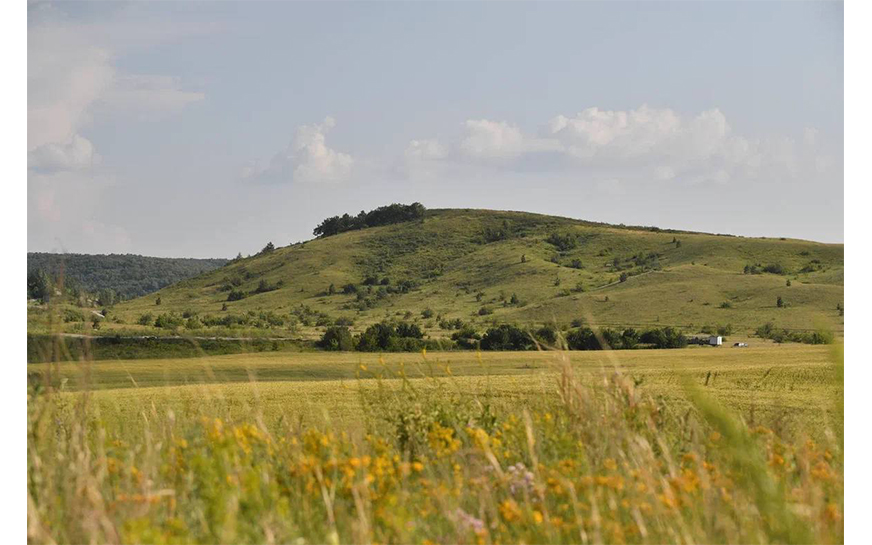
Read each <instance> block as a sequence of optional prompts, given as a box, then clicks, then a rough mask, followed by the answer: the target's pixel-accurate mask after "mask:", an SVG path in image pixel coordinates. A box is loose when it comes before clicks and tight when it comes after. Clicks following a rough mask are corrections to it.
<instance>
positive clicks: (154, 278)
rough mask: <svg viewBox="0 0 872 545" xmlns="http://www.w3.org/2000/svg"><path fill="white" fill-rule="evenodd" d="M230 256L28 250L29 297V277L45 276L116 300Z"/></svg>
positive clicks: (201, 270) (212, 266) (166, 283)
mask: <svg viewBox="0 0 872 545" xmlns="http://www.w3.org/2000/svg"><path fill="white" fill-rule="evenodd" d="M229 261H230V260H229V259H193V258H169V257H146V256H141V255H133V254H106V255H104V254H99V255H88V254H52V253H42V252H28V254H27V275H28V297H30V296H31V294H30V293H29V292H30V291H31V289H30V288H31V287H30V284H31V282H30V279H31V278H34V277H37V276H46V277H48V278H50V279H52V280H53V281H57V279H58V278H59V276H60V275H61V272H63V278H64V284H65V285H68V286H74V287H75V288H78V289H81V290H84V291H87V292H90V293H95V294H96V293H99V292H101V291H106V290H111V291H112V292H114V294H115V296H116V297H117V298H118V299H132V298H134V297H139V296H141V295H146V294H148V293H152V292H155V291H157V290H159V289H161V288H164V287H166V286H169V285H170V284H174V283H176V282H179V281H181V280H185V279H186V278H191V277H193V276H197V275H198V274H202V273H204V272H208V271H211V270H214V269H217V268H219V267H223V266H224V265H225V264H227V263H228V262H229Z"/></svg>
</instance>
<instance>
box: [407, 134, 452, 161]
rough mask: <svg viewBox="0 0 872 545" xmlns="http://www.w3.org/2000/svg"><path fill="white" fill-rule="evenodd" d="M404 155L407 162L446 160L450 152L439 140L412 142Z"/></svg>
mask: <svg viewBox="0 0 872 545" xmlns="http://www.w3.org/2000/svg"><path fill="white" fill-rule="evenodd" d="M404 155H405V158H406V160H407V161H421V160H423V161H430V160H435V159H445V157H447V156H448V150H447V149H446V148H445V146H443V145H442V144H441V143H440V142H439V141H438V140H434V139H431V140H412V141H411V142H409V145H408V146H407V147H406V152H405V154H404Z"/></svg>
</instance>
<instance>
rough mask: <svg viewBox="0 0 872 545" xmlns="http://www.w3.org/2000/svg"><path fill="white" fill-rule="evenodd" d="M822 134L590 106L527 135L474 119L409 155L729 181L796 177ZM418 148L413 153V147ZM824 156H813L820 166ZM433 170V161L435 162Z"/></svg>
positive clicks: (717, 114) (711, 116)
mask: <svg viewBox="0 0 872 545" xmlns="http://www.w3.org/2000/svg"><path fill="white" fill-rule="evenodd" d="M815 136H816V132H815V131H814V130H813V129H807V130H805V131H804V132H803V134H802V136H801V138H800V139H799V140H801V141H802V144H803V145H804V146H805V149H804V150H800V149H799V147H798V144H797V142H796V141H795V139H792V138H785V137H776V138H769V139H751V138H747V137H744V136H741V135H737V134H735V133H734V131H733V130H732V128H731V126H730V124H729V122H728V121H727V118H726V116H725V115H724V113H723V112H721V111H720V110H719V109H717V108H714V109H710V110H706V111H703V112H699V113H696V114H691V115H685V114H681V113H678V112H676V111H674V110H672V109H669V108H652V107H649V106H647V105H643V106H641V107H639V108H637V109H634V110H618V111H613V110H601V109H599V108H587V109H584V110H582V111H580V112H578V113H576V114H571V115H557V116H554V117H553V118H551V119H550V120H547V121H546V122H545V123H543V124H542V126H541V128H540V129H539V130H538V132H536V133H526V132H524V131H523V130H521V129H520V128H519V127H518V126H517V125H514V124H512V123H510V122H507V121H492V120H487V119H471V120H468V121H466V122H465V123H464V124H463V131H462V133H461V134H460V135H459V136H458V137H457V138H455V139H454V140H453V141H452V142H449V143H447V144H445V143H442V142H439V141H435V140H415V141H413V144H410V146H409V148H408V149H407V151H406V159H407V161H409V160H410V159H421V158H423V157H425V156H426V153H424V152H423V151H421V152H420V153H419V150H421V148H423V147H424V146H423V145H422V144H421V142H427V147H428V148H433V149H438V150H442V151H441V153H439V154H438V155H435V156H431V157H429V158H430V159H434V160H441V161H443V162H451V163H454V164H461V163H470V162H472V163H476V164H478V165H482V164H484V165H488V164H489V165H491V166H493V167H496V168H502V169H510V170H514V171H524V172H530V171H535V170H537V169H538V170H543V169H549V170H555V169H560V170H566V171H570V172H579V171H581V172H589V173H592V174H596V176H597V177H599V178H602V177H603V176H605V178H604V179H611V178H610V176H614V175H620V177H621V178H622V179H628V178H632V179H640V180H641V179H646V180H651V181H655V182H667V181H671V180H677V181H684V182H687V183H713V184H725V183H728V182H730V181H731V180H734V179H737V178H742V179H757V178H761V177H762V176H764V174H765V175H778V176H797V175H798V173H799V172H801V171H802V169H803V168H804V166H803V165H804V164H805V162H807V160H806V157H805V155H807V154H809V153H811V154H812V155H814V146H815ZM410 150H411V151H410ZM826 164H827V163H826V162H825V161H822V160H820V159H818V160H813V161H812V162H811V168H813V169H815V170H818V171H820V170H821V168H823V167H822V165H826ZM431 168H432V167H431Z"/></svg>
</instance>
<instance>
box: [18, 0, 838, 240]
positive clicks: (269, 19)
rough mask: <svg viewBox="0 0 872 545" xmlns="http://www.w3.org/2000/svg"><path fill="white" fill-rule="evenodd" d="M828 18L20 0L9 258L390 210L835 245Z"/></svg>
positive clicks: (811, 8)
mask: <svg viewBox="0 0 872 545" xmlns="http://www.w3.org/2000/svg"><path fill="white" fill-rule="evenodd" d="M843 19H844V12H843V5H842V4H841V3H839V2H793V1H790V2H783V3H782V2H747V3H746V2H706V1H700V2H675V3H664V2H641V3H632V2H608V3H605V2H603V3H600V2H577V3H563V2H560V3H543V2H536V3H495V2H480V3H461V2H440V3H424V2H404V3H399V2H395V3H364V2H354V3H341V2H321V3H317V4H316V3H304V2H196V3H182V2H148V3H130V4H128V3H121V2H91V3H77V2H57V3H52V2H31V3H29V4H28V51H27V56H28V60H27V63H28V76H27V79H28V105H27V108H28V131H27V163H28V197H27V215H28V227H27V245H28V251H55V252H78V253H137V254H144V255H154V256H168V257H233V256H235V255H236V254H237V253H239V252H241V253H243V254H250V253H255V252H257V251H258V250H260V249H261V248H262V247H263V246H264V245H265V244H266V243H267V242H268V241H272V242H274V243H275V244H276V245H278V246H284V245H286V244H290V243H292V242H296V241H300V240H307V239H310V238H312V229H313V228H314V227H315V225H317V224H318V223H319V222H320V221H321V220H322V219H323V218H325V217H328V216H333V215H338V214H342V213H345V212H348V213H352V214H354V213H357V212H359V211H360V210H364V209H365V210H369V209H371V208H374V207H377V206H381V205H384V204H389V203H392V202H402V203H411V202H414V201H418V202H421V203H423V204H424V205H425V206H427V207H428V208H487V209H499V210H523V211H530V212H539V213H544V214H553V215H559V216H567V217H573V218H580V219H587V220H593V221H603V222H609V223H624V224H631V225H656V226H659V227H662V228H676V229H691V230H699V231H706V232H714V233H731V234H737V235H745V236H784V237H796V238H803V239H810V240H817V241H823V242H842V241H843V240H844V227H843V224H844V167H843V153H844V151H843V150H844V138H843V126H844V99H843V95H844V61H843V43H844V30H843Z"/></svg>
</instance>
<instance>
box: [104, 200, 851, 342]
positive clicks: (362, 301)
mask: <svg viewBox="0 0 872 545" xmlns="http://www.w3.org/2000/svg"><path fill="white" fill-rule="evenodd" d="M766 270H769V271H773V272H766ZM843 270H844V247H843V245H841V244H822V243H816V242H808V241H802V240H793V239H772V238H744V237H734V236H726V235H711V234H702V233H690V232H679V231H668V232H667V231H664V230H660V229H656V228H642V227H624V226H613V225H604V224H596V223H590V222H584V221H579V220H574V219H568V218H559V217H551V216H543V215H537V214H529V213H521V212H499V211H487V210H455V209H452V210H430V211H427V213H426V214H425V216H424V218H423V219H422V220H416V221H412V222H407V223H400V224H395V225H388V226H383V227H375V228H369V229H362V230H357V231H350V232H345V233H341V234H337V235H335V236H330V237H325V238H319V239H315V240H311V241H308V242H305V243H299V244H295V245H291V246H288V247H283V248H278V249H276V250H274V251H271V252H266V253H262V254H259V255H257V256H253V257H251V258H247V259H242V260H238V261H234V262H231V263H229V264H228V265H227V266H225V267H223V268H221V269H218V270H213V271H211V272H207V273H204V274H202V275H200V276H197V277H195V278H190V279H187V280H183V281H181V282H179V283H177V284H175V285H172V286H169V287H166V288H164V289H162V290H160V291H159V292H158V293H157V294H154V295H151V296H148V297H143V298H139V299H136V300H133V301H129V302H126V303H124V304H121V305H118V306H117V307H116V308H115V309H114V310H113V313H114V316H115V317H116V319H117V320H118V321H119V322H120V323H118V324H106V326H107V327H108V329H109V331H111V330H112V329H113V328H114V329H116V330H122V329H123V330H125V331H135V330H136V328H137V327H141V328H142V329H148V328H149V327H150V326H145V325H143V326H137V325H136V324H137V323H138V322H139V321H140V320H141V321H142V323H143V324H146V323H148V324H150V323H151V322H150V321H149V320H148V319H144V318H143V315H145V318H149V316H148V315H151V318H153V317H156V316H158V315H160V314H162V313H173V314H177V315H178V317H179V318H180V320H178V322H179V323H181V324H182V325H181V331H182V332H184V329H185V325H184V324H185V321H184V319H181V318H182V315H184V318H185V319H188V318H191V317H196V318H195V319H194V321H193V322H187V324H188V325H190V326H191V328H196V329H200V328H202V327H204V326H203V323H205V324H223V325H224V326H228V325H231V324H233V323H238V322H243V323H244V324H247V325H243V326H240V327H242V329H244V328H245V327H249V328H251V327H252V326H254V325H259V326H260V327H262V328H266V329H269V330H272V331H283V332H285V334H287V333H288V331H291V332H292V333H293V334H295V335H302V336H304V337H310V338H311V337H314V336H316V335H318V334H320V333H319V332H320V331H323V329H324V326H326V325H327V324H329V323H331V322H332V321H333V320H336V319H338V318H344V319H345V320H346V321H350V322H353V324H354V327H353V329H354V330H356V331H359V330H360V329H362V328H363V327H365V326H366V325H368V324H371V323H374V322H378V321H381V320H384V319H403V318H405V319H407V320H410V321H417V322H418V323H419V324H420V325H421V326H422V327H423V328H424V329H425V331H426V332H427V333H428V334H430V335H431V336H434V337H438V336H444V335H446V334H449V333H450V332H448V331H446V330H445V327H444V326H445V324H444V321H445V320H453V319H460V320H462V321H463V322H465V323H472V324H473V325H475V326H477V327H479V328H483V327H485V326H486V325H487V324H490V323H503V322H511V323H518V324H538V323H543V322H551V321H556V322H558V323H560V324H569V323H570V322H572V321H574V320H577V319H581V320H583V321H584V322H586V323H588V324H598V325H613V326H634V327H647V326H652V327H654V326H666V325H673V326H680V327H682V328H684V329H685V330H686V331H699V330H700V329H701V328H703V327H704V326H718V325H720V326H726V325H728V324H729V325H730V326H731V327H732V329H733V331H736V332H750V331H753V330H754V329H755V328H757V327H759V326H761V325H763V324H765V323H767V322H772V323H774V324H775V325H776V326H778V327H783V328H790V329H812V328H816V327H819V326H824V327H828V328H831V329H833V330H835V331H838V332H841V331H842V330H843V318H842V317H841V311H840V310H839V309H841V308H843V306H842V305H843V292H844V288H843ZM788 284H789V285H788ZM158 297H159V299H160V305H157V304H156V302H157V300H158ZM779 297H780V298H781V301H782V303H783V305H782V306H778V304H777V303H776V302H777V300H778V298H779ZM440 322H443V327H440ZM206 331H208V327H207V329H205V330H202V331H201V332H200V333H198V334H205V332H206Z"/></svg>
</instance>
